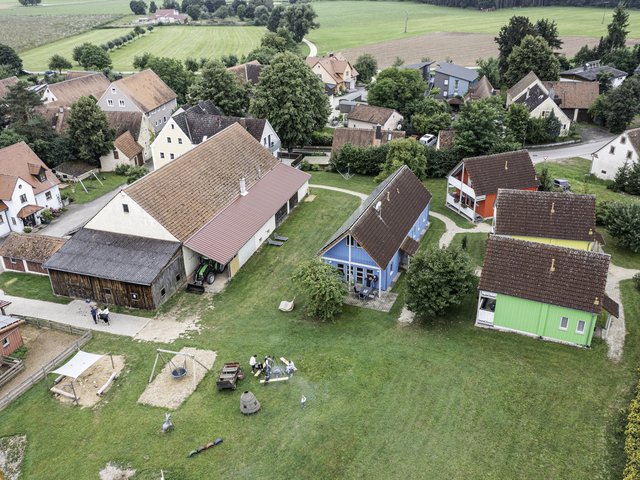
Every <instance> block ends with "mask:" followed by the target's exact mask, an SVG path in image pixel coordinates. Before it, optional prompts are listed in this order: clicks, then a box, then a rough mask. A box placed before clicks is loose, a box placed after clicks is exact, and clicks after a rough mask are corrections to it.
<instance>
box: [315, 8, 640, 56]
mask: <svg viewBox="0 0 640 480" xmlns="http://www.w3.org/2000/svg"><path fill="white" fill-rule="evenodd" d="M611 5H612V7H611V8H609V9H607V10H606V11H604V13H605V19H604V23H602V14H603V9H596V8H572V7H544V8H518V9H502V10H496V11H495V12H481V11H478V10H470V9H469V10H467V9H458V8H448V7H438V6H434V5H425V4H421V3H411V2H392V1H391V2H390V1H381V2H377V1H376V2H370V1H357V0H356V1H353V0H349V1H319V2H313V7H314V8H315V10H316V12H317V13H318V22H319V23H320V28H319V29H317V30H312V31H311V33H310V34H309V35H308V38H309V40H311V41H312V42H314V43H316V45H317V46H318V51H319V52H320V53H324V52H331V51H339V50H340V49H345V48H351V47H357V46H360V45H367V44H371V43H377V42H384V41H387V40H396V39H401V38H407V37H412V36H417V35H423V34H427V33H434V32H469V33H490V34H496V35H497V33H498V31H499V30H500V27H502V26H503V25H505V24H506V23H507V22H508V21H509V19H510V18H511V17H512V16H513V15H524V16H527V17H529V18H530V19H531V20H532V21H534V22H535V21H536V20H537V19H539V18H549V19H552V20H555V21H556V22H557V24H558V31H559V32H560V35H561V36H565V35H575V36H581V37H583V36H588V37H600V36H601V35H605V34H606V27H607V24H608V23H609V22H610V20H611V14H612V11H613V4H611ZM629 13H630V16H629V24H630V27H629V31H630V32H629V37H628V38H630V39H634V38H640V11H637V10H630V11H629ZM405 15H408V17H409V21H408V24H407V33H404V22H405Z"/></svg>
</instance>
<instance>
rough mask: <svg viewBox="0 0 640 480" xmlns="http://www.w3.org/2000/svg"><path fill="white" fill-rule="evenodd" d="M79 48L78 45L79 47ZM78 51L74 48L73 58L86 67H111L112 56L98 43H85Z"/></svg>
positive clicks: (100, 68) (101, 68)
mask: <svg viewBox="0 0 640 480" xmlns="http://www.w3.org/2000/svg"><path fill="white" fill-rule="evenodd" d="M77 48H78V47H77ZM79 48H80V49H79V50H78V51H76V49H74V50H73V58H74V60H76V59H77V62H78V63H79V64H80V65H81V66H82V67H83V68H84V69H85V70H90V69H95V70H105V69H108V68H111V66H112V62H111V57H110V56H109V54H108V53H107V52H105V51H104V50H103V49H102V48H100V47H99V46H97V45H93V44H91V43H84V44H83V45H81V46H80V47H79Z"/></svg>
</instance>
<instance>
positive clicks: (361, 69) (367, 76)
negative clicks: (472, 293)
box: [353, 53, 378, 83]
mask: <svg viewBox="0 0 640 480" xmlns="http://www.w3.org/2000/svg"><path fill="white" fill-rule="evenodd" d="M353 66H354V67H355V69H356V70H357V71H358V80H360V81H361V82H364V83H369V82H370V81H371V79H372V78H373V77H374V76H375V75H376V73H377V71H378V62H377V60H376V59H375V57H374V56H373V55H371V54H370V53H363V54H362V55H360V56H359V57H358V59H357V60H356V63H354V65H353Z"/></svg>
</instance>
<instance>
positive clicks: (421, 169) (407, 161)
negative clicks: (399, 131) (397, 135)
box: [376, 138, 427, 182]
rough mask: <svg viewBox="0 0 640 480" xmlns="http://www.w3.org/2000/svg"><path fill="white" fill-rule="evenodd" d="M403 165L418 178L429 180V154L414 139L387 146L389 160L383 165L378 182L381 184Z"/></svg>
mask: <svg viewBox="0 0 640 480" xmlns="http://www.w3.org/2000/svg"><path fill="white" fill-rule="evenodd" d="M403 165H406V166H408V167H409V168H410V169H411V171H412V172H413V173H415V174H416V176H417V177H418V178H419V179H421V180H424V179H425V178H427V154H426V148H425V146H424V145H422V144H420V143H419V142H417V141H416V140H414V139H413V138H403V139H400V140H392V141H391V142H389V143H388V144H387V159H386V161H385V163H384V164H383V165H382V169H381V170H380V174H379V175H378V176H377V177H376V181H379V182H381V181H382V180H384V179H385V178H387V177H388V176H389V175H391V174H392V173H393V172H395V171H396V170H397V169H399V168H400V167H402V166H403Z"/></svg>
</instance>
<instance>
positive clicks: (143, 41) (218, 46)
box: [21, 27, 265, 71]
mask: <svg viewBox="0 0 640 480" xmlns="http://www.w3.org/2000/svg"><path fill="white" fill-rule="evenodd" d="M130 31H131V28H110V29H103V30H91V31H89V32H86V33H83V34H81V35H76V36H74V37H69V38H64V39H62V40H58V41H56V42H53V43H49V44H47V45H43V46H41V47H38V48H34V49H32V50H29V51H27V52H24V53H22V54H21V57H22V60H23V62H24V65H25V68H26V69H29V70H37V71H40V70H46V69H47V64H48V63H49V59H50V58H51V56H52V55H53V54H54V53H59V54H60V55H63V56H65V57H67V58H69V59H70V58H71V53H72V51H73V47H75V46H77V45H80V44H81V43H84V42H89V43H95V44H98V45H99V44H101V43H105V42H107V41H109V40H112V39H114V38H117V37H119V36H122V35H125V34H127V33H129V32H130ZM264 32H265V29H264V28H263V27H162V28H156V29H154V30H153V32H151V33H146V34H145V35H144V36H143V37H140V38H138V39H137V40H134V41H132V42H129V44H127V45H124V46H122V47H120V48H118V49H116V50H113V51H111V52H110V55H111V58H112V60H113V68H114V70H116V71H132V70H133V59H134V57H136V56H137V55H141V54H143V53H144V52H150V53H152V54H153V55H158V56H161V57H172V58H177V59H180V60H184V59H185V58H188V57H193V58H202V57H206V58H219V57H220V56H222V55H228V54H230V53H234V54H236V55H238V56H241V55H244V54H246V53H249V52H250V51H251V50H252V49H254V48H255V47H257V46H258V45H259V44H260V38H261V37H262V35H263V34H264Z"/></svg>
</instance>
